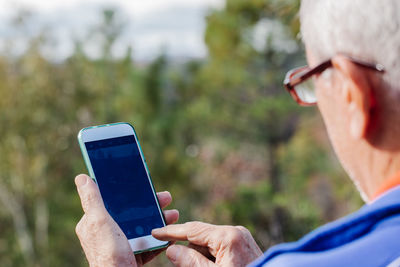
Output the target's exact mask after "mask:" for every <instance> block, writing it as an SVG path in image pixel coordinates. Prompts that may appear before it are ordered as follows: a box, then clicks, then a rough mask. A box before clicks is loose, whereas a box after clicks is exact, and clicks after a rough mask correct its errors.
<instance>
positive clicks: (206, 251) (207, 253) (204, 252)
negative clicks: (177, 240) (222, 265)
mask: <svg viewBox="0 0 400 267" xmlns="http://www.w3.org/2000/svg"><path fill="white" fill-rule="evenodd" d="M188 248H191V249H194V250H196V251H197V252H199V253H201V254H202V255H203V256H204V257H206V258H207V259H209V260H210V261H212V262H215V257H214V256H213V255H211V253H210V250H209V249H208V248H207V247H202V246H198V245H195V244H192V243H189V245H188Z"/></svg>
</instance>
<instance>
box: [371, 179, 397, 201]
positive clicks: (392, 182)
mask: <svg viewBox="0 0 400 267" xmlns="http://www.w3.org/2000/svg"><path fill="white" fill-rule="evenodd" d="M398 185H400V172H398V173H396V174H395V175H394V176H393V177H391V178H390V179H388V180H386V181H385V182H384V183H383V184H382V185H381V187H379V189H378V190H377V191H376V192H375V194H374V195H373V196H372V200H375V199H376V198H378V197H379V196H381V195H382V194H383V193H385V192H386V191H388V190H389V189H392V188H393V187H396V186H398Z"/></svg>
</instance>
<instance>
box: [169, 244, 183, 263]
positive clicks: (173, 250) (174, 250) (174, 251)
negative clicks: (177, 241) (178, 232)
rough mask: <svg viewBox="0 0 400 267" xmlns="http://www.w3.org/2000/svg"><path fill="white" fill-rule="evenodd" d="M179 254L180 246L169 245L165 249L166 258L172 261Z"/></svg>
mask: <svg viewBox="0 0 400 267" xmlns="http://www.w3.org/2000/svg"><path fill="white" fill-rule="evenodd" d="M180 254H181V248H180V247H179V246H175V245H173V246H170V247H169V248H168V249H167V255H168V258H169V259H170V260H171V261H172V262H176V260H177V259H178V258H179V255H180Z"/></svg>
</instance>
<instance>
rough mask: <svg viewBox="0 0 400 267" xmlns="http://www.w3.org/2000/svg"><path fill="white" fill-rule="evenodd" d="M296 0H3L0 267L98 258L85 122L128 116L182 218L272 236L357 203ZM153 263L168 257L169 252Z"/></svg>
mask: <svg viewBox="0 0 400 267" xmlns="http://www.w3.org/2000/svg"><path fill="white" fill-rule="evenodd" d="M298 8H299V1H298V0H226V1H223V0H207V1H206V0H191V1H185V0H153V1H140V0H133V1H124V0H114V1H95V0H92V1H89V0H88V1H78V0H70V1H51V0H40V1H38V0H36V1H29V0H25V1H19V2H13V3H10V1H8V0H1V1H0V266H44V267H46V266H87V263H86V260H85V258H84V254H83V252H82V250H81V247H80V244H79V241H78V239H77V237H76V236H75V231H74V228H75V225H76V223H77V222H78V221H79V219H80V217H81V216H82V210H81V207H80V202H79V198H78V195H77V193H76V191H75V185H74V182H73V179H74V177H75V175H76V174H78V173H82V172H83V173H86V172H87V171H86V168H85V166H84V162H83V160H82V157H81V153H80V150H79V147H78V143H77V140H76V134H77V132H78V131H79V129H81V128H82V127H85V126H88V125H97V124H104V123H109V122H118V121H127V122H130V123H132V124H133V125H134V126H135V128H136V131H137V133H138V135H139V140H140V141H141V143H142V147H143V151H144V154H145V155H146V158H147V161H148V164H149V169H150V172H151V174H152V177H153V180H154V184H155V187H156V189H157V190H158V191H163V190H169V191H170V192H171V193H172V195H173V197H174V201H173V203H172V205H171V208H177V209H179V210H180V214H181V218H180V222H186V221H190V220H201V221H206V222H209V223H215V224H233V225H244V226H245V227H247V228H248V229H249V230H250V231H251V232H252V234H253V235H254V237H255V239H256V240H257V242H258V244H259V245H260V246H261V248H262V249H263V250H266V249H267V248H268V247H270V246H271V245H274V244H276V243H280V242H285V241H293V240H296V239H298V238H299V237H301V236H302V235H303V234H305V233H307V232H308V231H310V230H312V229H314V228H315V227H317V226H318V225H321V224H323V223H326V222H328V221H331V220H333V219H336V218H338V217H340V216H342V215H344V214H347V213H349V212H351V211H354V210H355V209H357V208H358V207H360V206H361V205H362V202H361V200H360V198H359V196H358V193H357V192H356V191H355V190H354V189H353V186H352V184H351V182H350V181H349V179H348V178H347V176H346V174H345V173H344V171H343V170H342V169H341V167H340V165H339V163H338V162H337V160H336V158H335V156H334V154H333V152H332V150H331V147H330V145H329V141H328V139H327V136H326V133H325V130H324V126H323V123H322V121H321V118H320V116H319V114H318V111H317V109H316V108H301V107H298V106H297V104H296V103H294V101H293V100H292V99H291V97H290V96H289V94H288V93H287V92H286V91H285V90H284V89H283V87H282V80H283V78H284V75H285V73H286V71H287V70H288V69H290V68H293V67H296V66H300V65H303V64H305V57H304V48H303V46H302V44H301V40H300V39H301V37H300V36H299V21H298V15H297V11H298ZM149 266H170V264H169V263H168V261H167V260H166V258H165V256H163V255H161V256H160V257H159V258H157V259H156V260H155V261H154V262H152V263H151V264H149Z"/></svg>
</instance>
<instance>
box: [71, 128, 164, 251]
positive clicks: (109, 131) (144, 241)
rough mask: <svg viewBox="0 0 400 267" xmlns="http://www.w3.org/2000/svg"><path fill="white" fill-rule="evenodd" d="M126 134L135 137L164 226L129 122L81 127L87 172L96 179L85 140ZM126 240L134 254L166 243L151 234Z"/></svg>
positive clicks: (90, 140) (80, 135)
mask: <svg viewBox="0 0 400 267" xmlns="http://www.w3.org/2000/svg"><path fill="white" fill-rule="evenodd" d="M128 135H133V136H134V137H135V140H136V143H137V144H138V147H139V152H140V156H141V159H142V162H143V164H144V166H145V169H146V174H147V179H148V181H149V183H150V187H151V190H152V192H153V196H154V198H155V199H156V203H157V208H158V211H159V213H160V217H161V220H162V222H163V224H164V226H165V225H166V224H165V220H164V216H163V213H162V210H161V208H160V205H159V203H158V199H157V194H156V192H155V190H154V186H153V183H152V181H151V179H150V174H149V171H148V169H147V164H146V161H145V160H144V156H143V153H142V149H141V147H140V144H139V142H138V139H137V137H136V133H135V131H134V128H133V127H132V126H131V125H130V124H129V123H115V124H106V125H100V126H95V127H88V128H84V129H82V130H81V131H80V132H79V134H78V140H79V142H80V147H81V150H82V153H84V159H85V161H86V162H87V167H88V169H89V173H90V175H91V176H92V178H93V179H94V180H95V181H96V177H95V175H94V171H93V168H92V164H90V159H89V156H88V153H87V150H86V146H85V143H86V142H92V141H98V140H104V139H109V138H115V137H122V136H128ZM96 182H97V181H96ZM128 241H129V245H130V246H131V249H132V251H133V252H134V253H135V254H137V253H141V252H144V251H149V250H154V249H158V248H162V247H165V246H167V245H168V241H161V240H158V239H155V238H154V237H153V236H152V235H147V236H142V237H138V238H133V239H129V240H128Z"/></svg>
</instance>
